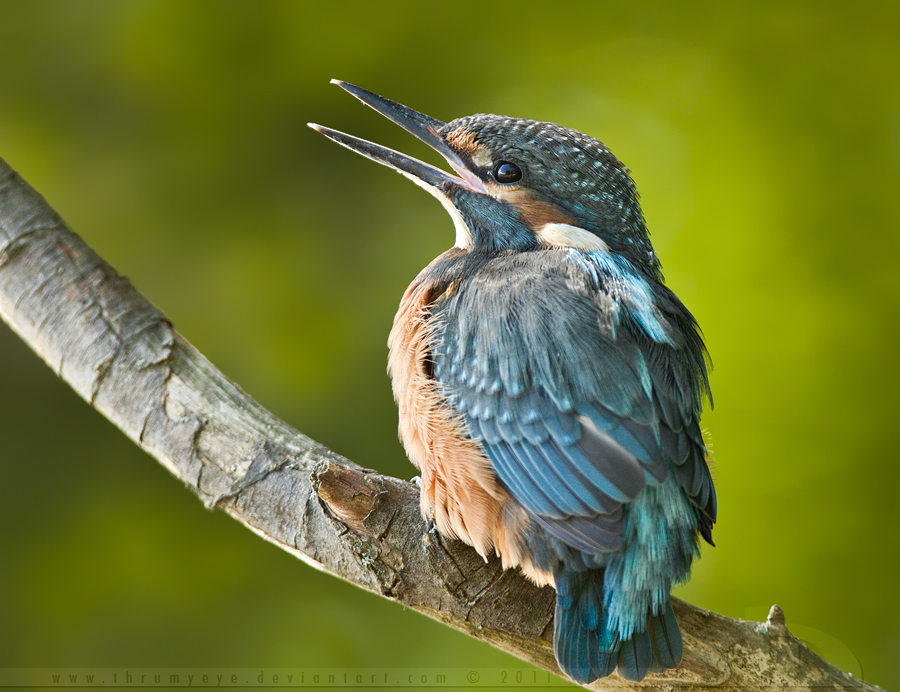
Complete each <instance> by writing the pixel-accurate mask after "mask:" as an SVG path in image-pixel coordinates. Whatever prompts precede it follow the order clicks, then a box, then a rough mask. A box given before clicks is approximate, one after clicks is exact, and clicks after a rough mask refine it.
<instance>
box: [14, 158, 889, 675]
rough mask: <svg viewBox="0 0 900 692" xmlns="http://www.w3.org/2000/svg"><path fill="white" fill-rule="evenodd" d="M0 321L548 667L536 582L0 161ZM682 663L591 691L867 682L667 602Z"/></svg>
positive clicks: (796, 644)
mask: <svg viewBox="0 0 900 692" xmlns="http://www.w3.org/2000/svg"><path fill="white" fill-rule="evenodd" d="M0 315H2V317H3V319H4V320H5V321H6V322H7V323H8V324H9V325H10V326H11V327H12V328H13V329H14V330H15V331H16V333H18V334H19V336H21V337H22V339H24V340H25V341H26V342H27V343H28V344H29V345H30V346H31V348H32V349H34V350H35V351H36V352H37V354H38V355H39V356H40V357H41V358H42V359H43V360H44V361H45V362H46V363H47V365H49V366H50V367H51V368H53V370H54V371H55V372H56V373H57V374H58V375H59V377H61V378H62V379H63V380H65V381H66V382H67V383H68V384H69V385H71V387H72V388H73V389H74V390H75V391H76V392H77V393H78V394H79V395H80V396H81V397H83V398H84V399H85V400H86V401H88V403H90V404H91V405H92V406H94V407H95V408H96V409H97V410H98V411H100V412H101V413H102V414H103V415H104V416H106V417H107V418H108V419H109V420H110V421H112V422H113V423H114V424H115V425H116V426H118V427H119V428H120V429H121V430H122V432H124V433H125V434H126V435H127V436H128V437H130V438H131V439H132V440H133V441H134V442H135V443H137V444H138V445H140V446H141V447H142V448H143V449H145V450H146V451H147V452H148V453H149V454H150V455H151V456H153V457H154V458H155V459H157V460H158V461H159V462H160V463H161V464H163V465H164V466H165V467H166V468H167V469H169V471H171V472H172V473H173V474H174V475H175V476H177V477H178V478H180V479H181V480H182V482H184V483H185V484H186V485H187V486H188V487H189V488H190V489H191V490H192V491H193V492H194V493H196V494H197V496H198V497H199V498H200V499H201V500H202V501H203V502H204V503H205V504H206V505H207V507H210V508H211V507H220V508H221V509H223V510H224V511H225V512H227V513H228V514H230V515H231V516H232V517H234V518H235V519H237V520H238V521H240V522H241V523H243V524H244V525H245V526H246V527H247V528H249V529H251V530H252V531H254V532H256V533H257V534H259V535H260V536H262V537H263V538H265V539H266V540H268V541H270V542H271V543H274V544H276V545H278V546H279V547H281V548H283V549H284V550H287V551H288V552H290V553H292V554H293V555H295V556H297V557H298V558H300V559H301V560H303V561H304V562H306V563H307V564H310V565H312V566H313V567H315V568H317V569H320V570H323V571H325V572H328V573H330V574H333V575H335V576H337V577H339V578H341V579H345V580H347V581H350V582H353V583H354V584H357V585H358V586H361V587H363V588H365V589H368V590H370V591H373V592H375V593H377V594H380V595H382V596H384V597H386V598H390V599H392V600H395V601H398V602H399V603H402V604H403V605H405V606H407V607H409V608H413V609H415V610H418V611H419V612H422V613H425V614H426V615H429V616H431V617H433V618H435V619H437V620H440V621H441V622H443V623H446V624H447V625H449V626H451V627H454V628H456V629H458V630H461V631H463V632H467V633H468V634H471V635H472V636H474V637H476V638H478V639H482V640H484V641H486V642H489V643H490V644H492V645H494V646H496V647H498V648H500V649H503V650H504V651H507V652H509V653H512V654H513V655H515V656H518V657H519V658H521V659H522V660H524V661H527V662H529V663H532V664H535V665H537V666H540V667H542V668H545V669H546V670H549V671H551V672H554V673H558V672H559V671H558V668H557V667H556V663H555V660H554V657H553V651H552V646H551V643H550V640H551V636H552V631H553V608H554V598H555V595H554V592H553V590H552V589H550V588H543V589H539V588H537V587H535V586H534V585H533V584H531V583H529V582H528V581H526V580H525V579H524V578H523V577H522V576H521V575H520V574H519V573H518V572H514V571H508V572H504V571H502V570H501V569H500V564H499V561H497V560H496V559H494V560H491V561H490V562H487V563H485V562H484V561H483V560H482V559H481V558H479V557H478V555H477V554H476V553H475V551H474V550H472V549H471V548H469V547H468V546H466V545H463V544H462V543H460V542H458V541H450V540H447V539H444V538H442V537H441V536H439V535H438V534H437V533H435V532H434V531H429V529H428V526H427V525H426V523H425V522H424V521H423V520H422V518H421V516H420V514H419V503H418V488H417V487H416V486H415V485H413V484H411V483H408V482H406V481H402V480H399V479H396V478H391V477H388V476H383V475H380V474H378V473H377V472H375V471H373V470H370V469H365V468H362V467H360V466H358V465H356V464H354V463H352V462H351V461H349V460H347V459H345V458H343V457H341V456H339V455H337V454H335V453H334V452H332V451H330V450H328V449H326V448H325V447H323V446H322V445H320V444H318V443H316V442H314V441H313V440H311V439H309V438H308V437H306V436H305V435H303V434H302V433H300V432H298V431H296V430H294V429H293V428H291V427H290V426H289V425H287V424H285V423H284V422H282V421H281V420H279V419H278V418H276V417H275V416H273V415H272V414H271V413H269V412H268V411H266V410H265V409H263V408H262V407H261V406H260V405H259V404H257V403H256V402H255V401H253V399H251V398H250V397H249V396H247V395H246V394H245V393H244V392H243V391H241V389H240V388H239V387H238V386H237V385H235V384H234V383H232V382H230V381H229V380H228V379H226V378H225V377H224V376H223V375H222V373H220V372H219V371H218V370H217V369H216V368H215V367H214V366H213V365H212V364H211V363H210V362H209V361H208V360H207V359H206V358H204V357H203V355H202V354H201V353H199V352H198V351H197V350H196V349H195V348H194V347H193V346H191V344H190V343H188V341H187V340H186V339H185V338H184V337H183V336H182V335H181V334H179V333H178V332H177V331H176V330H175V328H174V327H173V326H172V324H171V323H170V322H169V321H168V320H167V319H166V318H165V316H163V314H162V313H160V312H159V310H157V309H156V308H154V307H153V306H152V305H151V304H150V303H149V302H148V301H147V300H146V299H145V298H144V297H143V296H141V295H140V294H139V293H138V292H137V291H136V290H135V289H134V288H133V287H132V286H131V284H130V283H129V282H128V281H127V279H125V278H123V277H121V276H119V275H118V274H117V273H116V271H115V270H114V269H113V268H112V267H111V266H109V265H108V264H107V263H106V262H104V261H103V259H101V258H100V257H99V256H98V255H97V254H96V253H95V252H94V251H93V250H91V248H90V247H88V246H87V245H86V244H85V243H84V241H82V240H81V238H79V237H78V236H77V235H75V234H74V233H72V232H71V231H70V230H69V229H68V228H66V226H65V223H64V222H63V221H62V219H61V218H60V217H59V215H58V214H57V213H56V212H55V211H53V209H52V208H51V207H50V206H49V205H48V204H47V203H46V201H45V200H44V199H43V197H41V196H40V195H39V194H38V193H37V192H35V191H34V190H33V189H32V188H31V187H30V186H29V185H28V184H27V183H26V182H25V181H24V180H22V178H21V177H20V176H19V175H18V174H17V173H16V172H15V171H13V170H12V169H11V168H10V167H9V166H8V165H7V164H6V162H5V161H3V160H2V159H0ZM674 605H675V612H676V615H677V616H678V620H679V621H680V623H681V628H682V631H683V633H684V640H685V656H684V661H683V662H682V665H681V666H680V667H679V668H677V669H676V670H674V671H670V672H668V673H667V674H665V675H653V674H651V675H649V676H648V677H647V679H646V680H645V681H644V682H643V683H640V684H633V683H628V682H625V681H623V680H622V679H621V678H619V677H617V676H616V675H613V676H612V677H610V678H607V679H605V680H601V681H598V682H596V683H594V684H593V685H591V688H593V689H613V688H617V689H630V688H640V689H645V690H652V689H659V690H662V689H679V690H690V689H700V688H716V689H723V690H724V689H729V690H751V689H753V690H756V689H760V688H785V689H786V688H790V689H792V690H812V689H824V688H833V689H860V690H875V689H878V688H877V687H874V686H872V685H869V684H867V683H865V682H862V681H860V680H857V679H855V678H853V677H852V676H850V675H847V674H845V673H842V672H840V671H838V670H837V669H835V668H833V667H832V666H830V665H829V664H828V663H826V662H825V661H823V660H822V659H821V658H819V657H818V656H816V655H815V654H814V653H812V652H811V651H810V650H809V649H808V648H807V647H806V646H805V645H804V644H803V643H802V642H801V641H799V640H798V639H796V638H795V637H794V636H792V635H791V633H790V632H789V631H788V630H787V629H786V628H785V626H784V614H783V613H782V612H781V610H780V609H779V608H778V607H777V606H773V608H772V612H771V613H770V615H769V618H768V620H767V622H764V623H758V622H747V621H742V620H732V619H729V618H725V617H722V616H720V615H716V614H715V613H711V612H708V611H705V610H702V609H700V608H697V607H694V606H692V605H690V604H688V603H684V602H682V601H676V602H675V604H674Z"/></svg>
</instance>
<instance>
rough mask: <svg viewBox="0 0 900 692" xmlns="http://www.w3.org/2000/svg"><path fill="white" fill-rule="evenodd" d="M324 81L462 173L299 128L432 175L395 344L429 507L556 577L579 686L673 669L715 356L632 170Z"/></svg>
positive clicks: (707, 502) (409, 173)
mask: <svg viewBox="0 0 900 692" xmlns="http://www.w3.org/2000/svg"><path fill="white" fill-rule="evenodd" d="M335 83H336V84H337V85H338V86H340V87H341V88H343V89H345V90H346V91H348V92H350V93H351V94H353V95H354V96H356V97H357V98H358V99H360V100H361V101H362V102H363V103H366V104H367V105H369V106H371V107H372V108H374V109H375V110H376V111H378V112H379V113H381V114H382V115H384V116H386V117H387V118H390V119H391V120H392V121H394V122H395V123H397V124H398V125H400V126H401V127H403V128H404V129H406V130H407V131H408V132H410V133H411V134H413V135H415V136H416V137H418V138H419V139H421V140H422V141H423V142H425V143H426V144H428V145H429V146H431V147H433V148H434V149H435V150H437V151H438V152H439V153H440V154H441V155H442V156H443V157H444V158H445V159H446V160H447V162H448V164H449V165H450V167H451V168H453V170H454V171H455V172H456V173H457V174H458V176H456V175H451V174H449V173H446V172H445V171H442V170H440V169H439V168H435V167H434V166H431V165H429V164H427V163H423V162H422V161H419V160H417V159H414V158H410V157H408V156H405V155H404V154H400V153H398V152H396V151H393V150H392V149H387V148H385V147H382V146H379V145H377V144H373V143H371V142H367V141H365V140H362V139H358V138H356V137H352V136H350V135H346V134H343V133H341V132H337V131H335V130H330V129H328V128H325V127H320V126H318V125H312V126H311V127H314V128H315V129H316V130H318V131H319V132H321V133H322V134H324V135H325V136H326V137H329V138H330V139H332V140H334V141H335V142H337V143H338V144H341V145H343V146H345V147H347V148H348V149H351V150H352V151H355V152H357V153H359V154H362V155H363V156H367V157H368V158H370V159H372V160H373V161H376V162H378V163H381V164H384V165H386V166H390V167H391V168H394V169H395V170H397V171H398V172H399V173H401V174H403V175H404V176H406V177H407V178H409V179H410V180H412V181H413V182H414V183H416V184H417V185H419V186H420V187H422V188H424V189H425V190H427V191H428V192H429V193H431V194H432V195H434V196H435V197H436V198H437V199H438V200H440V202H441V204H443V205H444V208H445V209H446V210H447V211H448V212H449V213H450V217H451V218H452V219H453V223H454V226H455V227H456V242H455V244H454V246H453V247H452V248H450V249H449V250H447V251H446V252H445V253H443V254H442V255H440V256H439V257H438V258H437V259H435V260H434V261H433V262H431V264H429V265H428V266H427V267H426V268H425V269H423V270H422V272H421V273H420V274H419V275H418V276H417V277H416V279H415V280H414V281H413V282H412V284H411V285H410V286H409V288H408V289H407V290H406V293H405V294H404V295H403V299H402V300H401V302H400V309H399V311H398V312H397V316H396V317H395V318H394V326H393V329H392V330H391V334H390V338H389V341H388V343H389V346H390V357H389V366H388V369H389V371H390V374H391V377H392V379H393V389H394V397H395V398H396V400H397V405H398V406H399V409H400V437H401V439H402V441H403V444H404V446H405V447H406V451H407V453H408V455H409V458H410V459H411V460H412V462H413V463H414V464H415V465H416V466H418V467H419V469H420V470H421V477H422V483H421V488H422V495H421V503H422V512H423V514H424V515H425V516H426V517H429V518H431V519H432V520H433V521H434V523H435V525H436V526H437V528H438V530H439V531H440V532H441V533H443V534H445V535H447V536H452V537H456V538H459V539H461V540H463V541H465V542H466V543H468V544H470V545H472V546H474V548H475V550H477V551H478V552H479V553H480V554H481V555H482V556H484V557H487V556H488V555H489V553H490V552H491V551H492V550H493V551H495V552H496V553H497V554H498V555H499V556H500V557H501V559H502V561H503V566H504V567H505V568H506V567H513V566H519V567H520V568H521V569H522V571H523V572H524V573H525V574H526V575H528V576H529V577H530V578H531V579H533V580H534V581H535V582H536V583H537V584H539V585H544V584H552V585H553V586H554V587H555V588H556V592H557V595H556V615H555V624H554V632H553V647H554V651H555V654H556V659H557V661H558V662H559V666H560V668H561V669H562V670H563V671H564V672H565V673H566V674H567V675H569V676H570V677H571V678H572V679H573V680H575V681H576V682H579V683H588V682H591V681H593V680H596V679H597V678H601V677H604V676H607V675H609V674H610V673H612V671H613V670H618V673H619V675H621V676H622V677H623V678H625V679H626V680H634V681H638V680H641V679H643V677H644V676H645V675H646V673H647V672H648V671H650V670H654V671H659V670H662V669H665V668H673V667H675V666H676V665H678V663H679V661H680V660H681V655H682V641H681V632H680V630H679V628H678V622H677V621H676V619H675V614H674V613H673V611H672V605H671V602H670V596H669V592H670V590H671V588H672V586H673V585H674V584H678V583H679V582H683V581H685V580H686V579H687V578H688V576H689V574H690V567H691V561H692V560H693V559H694V558H695V557H697V556H699V539H700V537H701V536H702V537H703V538H705V539H706V541H708V542H709V543H710V544H712V527H713V523H714V522H715V520H716V491H715V488H714V487H713V481H712V478H711V476H710V473H709V468H708V466H707V463H706V447H705V445H704V441H703V435H702V434H701V431H700V413H701V410H702V399H703V397H704V395H705V396H707V397H710V390H709V381H708V377H707V367H706V361H707V354H706V349H705V347H704V345H703V341H702V339H701V336H700V334H699V331H698V327H697V323H696V321H695V320H694V318H693V316H692V315H691V313H690V312H688V310H687V308H686V307H685V306H684V305H683V304H682V303H681V301H680V300H679V299H678V298H677V297H676V296H675V294H674V293H672V291H670V290H669V289H668V288H667V287H666V286H665V284H664V283H663V275H662V271H661V269H660V263H659V260H658V259H657V257H656V254H655V253H654V251H653V248H652V247H651V245H650V239H649V236H648V232H647V227H646V225H645V223H644V217H643V214H642V212H641V208H640V205H639V204H638V195H637V191H636V189H635V186H634V183H633V182H632V180H631V176H630V175H629V173H628V169H627V168H625V166H624V165H623V164H622V163H621V162H620V161H619V160H618V159H617V158H616V157H615V156H613V155H612V154H611V153H610V151H609V149H607V148H606V146H604V145H603V144H602V143H601V142H599V141H597V140H596V139H593V138H591V137H588V136H587V135H583V134H581V133H579V132H575V131H573V130H569V129H566V128H564V127H560V126H558V125H553V124H551V123H546V122H537V121H534V120H520V119H517V118H507V117H503V116H499V115H472V116H468V117H465V118H459V119H457V120H453V121H451V122H449V123H443V122H441V121H439V120H435V119H434V118H430V117H428V116H426V115H423V114H422V113H418V112H416V111H414V110H412V109H410V108H407V107H406V106H402V105H400V104H399V103H395V102H394V101H390V100H389V99H386V98H383V97H381V96H378V95H376V94H373V93H372V92H370V91H366V90H365V89H361V88H360V87H357V86H353V85H352V84H348V83H346V82H335Z"/></svg>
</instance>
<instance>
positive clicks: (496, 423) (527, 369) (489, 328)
mask: <svg viewBox="0 0 900 692" xmlns="http://www.w3.org/2000/svg"><path fill="white" fill-rule="evenodd" d="M461 261H465V260H464V259H463V260H461ZM473 269H474V271H473ZM442 271H444V272H447V267H443V268H442ZM449 274H450V275H452V272H449ZM447 275H448V274H447V273H445V274H444V276H447ZM459 276H460V277H465V278H461V279H460V283H459V284H458V285H457V286H456V288H455V290H453V291H448V292H447V294H446V295H445V296H444V297H443V298H441V299H439V300H438V301H437V302H436V303H435V304H434V305H433V308H432V309H433V317H434V318H435V322H434V324H435V325H436V328H435V329H434V331H433V338H432V359H433V376H434V378H435V379H436V380H437V381H438V383H439V386H440V388H441V391H442V393H443V394H444V396H445V397H446V398H447V400H448V401H449V402H450V404H451V405H452V406H453V407H454V408H455V409H456V410H457V411H459V412H461V413H462V414H463V415H464V417H465V419H466V421H467V424H468V427H469V431H470V433H471V434H472V435H473V437H476V438H478V439H479V440H480V441H481V444H482V446H483V448H484V450H485V453H486V454H487V456H488V458H489V459H490V461H491V464H492V466H493V467H494V470H495V471H496V473H497V476H498V477H499V479H500V480H501V481H502V482H503V484H504V485H505V486H506V487H507V488H508V489H509V491H510V492H511V493H512V495H513V496H514V497H515V498H516V499H517V500H518V501H519V502H520V503H521V504H522V505H523V506H524V507H525V508H526V509H527V510H528V512H529V513H530V514H531V515H532V516H533V518H534V519H535V520H536V521H537V522H538V523H539V524H541V525H542V526H543V527H544V528H545V529H546V530H547V531H548V532H549V533H550V534H552V535H554V536H556V537H557V538H559V539H560V540H562V541H563V542H565V543H566V544H567V545H570V546H572V547H574V548H576V549H579V550H582V551H584V552H588V553H596V552H598V551H609V550H614V549H616V548H617V547H618V546H619V545H620V544H621V539H622V533H623V530H624V526H623V514H622V505H623V504H624V503H625V502H628V501H629V500H631V499H633V498H634V497H635V496H636V495H637V494H638V493H639V492H640V491H641V490H642V489H643V488H644V487H646V486H648V485H657V484H659V483H661V482H663V481H664V480H665V479H666V478H667V477H668V474H669V473H672V472H674V473H675V474H676V477H677V479H678V481H679V482H680V484H681V485H682V487H683V488H684V490H685V492H686V493H687V495H688V496H689V497H690V498H691V499H692V501H693V502H694V504H695V505H696V506H697V507H698V509H699V510H700V511H699V512H698V515H699V517H700V522H699V524H700V529H701V531H702V532H703V534H704V536H706V537H707V539H711V527H712V523H713V522H714V521H715V513H716V504H715V503H716V500H715V490H714V488H713V484H712V479H711V478H710V475H709V469H708V467H707V465H706V462H705V447H704V445H703V438H702V435H701V433H700V429H699V425H698V422H699V415H700V408H701V396H702V393H703V389H704V387H705V386H706V385H705V383H706V367H705V361H704V351H703V346H702V342H701V341H700V337H699V335H698V334H697V332H696V326H695V324H694V322H693V318H692V317H691V316H690V314H689V313H688V312H687V310H686V309H685V308H684V306H683V305H682V304H681V303H680V302H679V301H678V300H677V298H675V297H674V295H673V294H671V292H669V291H667V290H666V289H664V288H662V289H661V290H660V292H659V293H658V294H657V295H654V296H653V301H652V302H651V303H649V304H646V303H645V304H642V305H637V306H635V307H634V309H633V310H629V303H628V301H627V300H623V296H622V295H621V292H622V291H623V290H627V288H628V286H627V284H626V285H624V286H623V283H622V281H621V279H620V278H619V280H618V283H616V281H614V280H613V279H615V278H616V277H608V276H605V275H604V274H603V272H602V270H601V269H596V271H585V270H584V268H583V267H582V266H581V265H580V264H579V263H575V262H572V261H571V260H570V255H569V254H568V253H565V252H559V251H549V252H533V253H524V254H519V255H515V256H511V257H499V258H493V259H491V260H490V261H485V262H483V263H481V264H480V265H479V266H477V267H474V268H473V267H471V266H470V267H469V268H468V271H460V272H459ZM605 279H606V280H605ZM615 291H619V292H620V294H618V295H617V294H615ZM639 298H640V296H639ZM648 315H650V317H648ZM651 318H652V320H653V321H654V322H653V324H652V325H651V327H652V328H647V325H646V324H645V322H646V321H647V320H649V319H651Z"/></svg>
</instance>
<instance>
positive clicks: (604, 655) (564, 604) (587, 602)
mask: <svg viewBox="0 0 900 692" xmlns="http://www.w3.org/2000/svg"><path fill="white" fill-rule="evenodd" d="M556 588H557V595H556V618H555V622H554V626H553V651H554V653H555V654H556V660H557V662H558V663H559V667H560V668H562V670H563V672H564V673H565V674H566V675H568V676H569V677H570V678H572V679H573V680H574V681H575V682H577V683H580V684H586V683H589V682H593V681H594V680H596V679H597V678H603V677H606V676H607V675H609V674H610V673H612V672H613V670H614V669H615V667H616V653H615V651H612V652H610V651H602V650H601V647H600V643H601V642H600V640H601V634H602V631H601V630H602V623H603V621H604V619H605V618H604V614H603V571H602V570H590V571H588V572H580V573H560V574H557V575H556Z"/></svg>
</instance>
